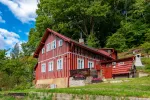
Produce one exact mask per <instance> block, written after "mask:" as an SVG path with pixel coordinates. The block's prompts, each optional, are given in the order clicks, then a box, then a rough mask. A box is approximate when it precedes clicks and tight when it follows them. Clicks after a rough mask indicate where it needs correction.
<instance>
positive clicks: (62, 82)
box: [36, 78, 68, 88]
mask: <svg viewBox="0 0 150 100" xmlns="http://www.w3.org/2000/svg"><path fill="white" fill-rule="evenodd" d="M51 84H56V86H57V88H66V87H67V86H68V78H55V79H42V80H37V82H36V88H50V85H51Z"/></svg>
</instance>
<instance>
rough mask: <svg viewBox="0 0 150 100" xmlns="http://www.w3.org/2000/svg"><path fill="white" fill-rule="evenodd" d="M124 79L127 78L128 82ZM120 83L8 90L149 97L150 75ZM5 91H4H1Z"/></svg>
mask: <svg viewBox="0 0 150 100" xmlns="http://www.w3.org/2000/svg"><path fill="white" fill-rule="evenodd" d="M125 80H129V81H128V82H127V81H125ZM123 81H124V82H122V83H99V84H92V85H87V86H83V87H74V88H64V89H51V90H50V89H29V90H20V91H9V92H50V93H70V94H90V95H110V96H125V97H127V96H130V97H131V96H133V97H150V84H149V83H150V77H143V78H131V79H124V80H123ZM3 93H5V92H3Z"/></svg>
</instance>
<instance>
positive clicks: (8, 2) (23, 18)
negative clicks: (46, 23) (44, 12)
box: [0, 0, 37, 49]
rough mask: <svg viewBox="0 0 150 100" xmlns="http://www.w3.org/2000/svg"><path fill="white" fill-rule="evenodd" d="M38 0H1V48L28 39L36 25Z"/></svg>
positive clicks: (12, 45) (6, 47)
mask: <svg viewBox="0 0 150 100" xmlns="http://www.w3.org/2000/svg"><path fill="white" fill-rule="evenodd" d="M36 9H37V0H0V49H8V48H12V47H14V45H15V44H16V43H19V44H21V43H22V42H26V41H27V40H28V32H29V30H30V28H34V27H35V18H36V13H35V11H36Z"/></svg>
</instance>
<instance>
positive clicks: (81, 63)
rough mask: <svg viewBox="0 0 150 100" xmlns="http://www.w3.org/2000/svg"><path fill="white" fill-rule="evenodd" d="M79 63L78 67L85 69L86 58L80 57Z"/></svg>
mask: <svg viewBox="0 0 150 100" xmlns="http://www.w3.org/2000/svg"><path fill="white" fill-rule="evenodd" d="M77 61H78V62H77V64H78V69H83V68H84V59H80V58H78V60H77Z"/></svg>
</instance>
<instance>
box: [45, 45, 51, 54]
mask: <svg viewBox="0 0 150 100" xmlns="http://www.w3.org/2000/svg"><path fill="white" fill-rule="evenodd" d="M50 50H51V43H48V44H47V48H46V51H47V52H48V51H50Z"/></svg>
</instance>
